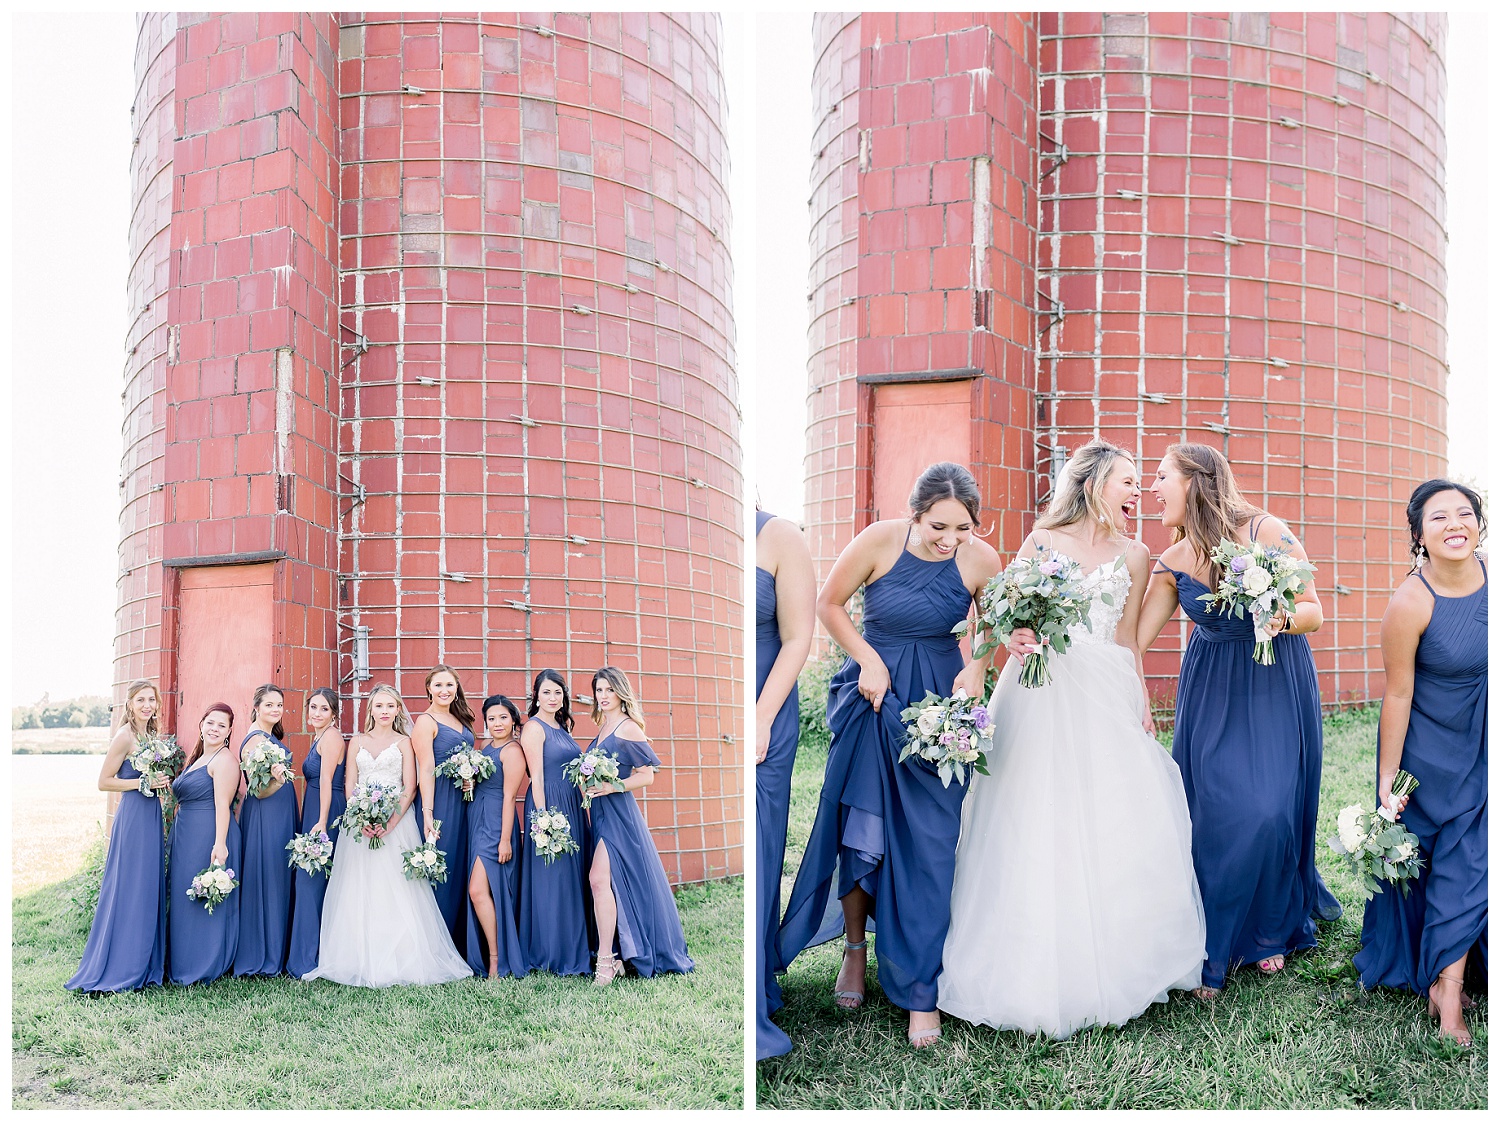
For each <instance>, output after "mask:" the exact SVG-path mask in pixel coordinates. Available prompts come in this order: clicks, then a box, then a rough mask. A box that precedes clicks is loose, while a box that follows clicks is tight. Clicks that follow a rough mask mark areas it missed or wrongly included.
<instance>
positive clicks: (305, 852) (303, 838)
mask: <svg viewBox="0 0 1500 1122" xmlns="http://www.w3.org/2000/svg"><path fill="white" fill-rule="evenodd" d="M286 847H287V849H289V850H291V853H292V855H291V856H290V857H288V858H287V861H286V863H287V864H288V865H295V866H296V867H297V868H299V869H301V870H302V871H303V872H304V873H306V874H307V875H308V876H317V875H318V874H319V873H322V874H323V875H324V876H327V875H328V870H329V869H331V868H332V867H333V839H332V838H330V837H329V836H328V835H327V834H326V833H325V832H324V831H322V830H309V831H308V832H307V833H305V834H293V835H292V840H291V841H289V842H287V843H286Z"/></svg>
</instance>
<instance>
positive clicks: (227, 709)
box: [182, 701, 234, 771]
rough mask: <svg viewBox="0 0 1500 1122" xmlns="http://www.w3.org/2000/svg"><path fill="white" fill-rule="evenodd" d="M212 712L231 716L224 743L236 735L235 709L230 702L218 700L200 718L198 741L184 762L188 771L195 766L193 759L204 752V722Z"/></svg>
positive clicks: (184, 769) (183, 768) (183, 767)
mask: <svg viewBox="0 0 1500 1122" xmlns="http://www.w3.org/2000/svg"><path fill="white" fill-rule="evenodd" d="M210 713H223V714H224V715H225V716H227V717H228V718H229V731H228V732H226V733H225V734H224V743H225V745H228V743H229V741H230V740H231V739H232V738H233V737H234V709H233V708H232V707H231V706H230V705H229V703H228V702H224V701H216V702H214V703H213V704H212V705H210V706H209V707H208V708H207V709H205V710H204V711H203V716H201V717H199V718H198V743H197V744H195V745H194V746H193V750H192V752H191V753H190V754H189V755H188V757H187V759H186V760H185V761H184V762H183V765H182V770H183V771H187V769H188V768H190V767H192V766H193V761H194V760H196V759H197V758H198V757H199V756H201V755H202V754H203V722H204V721H206V720H208V715H209V714H210Z"/></svg>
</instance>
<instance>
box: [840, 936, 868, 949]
mask: <svg viewBox="0 0 1500 1122" xmlns="http://www.w3.org/2000/svg"><path fill="white" fill-rule="evenodd" d="M869 945H870V937H869V936H868V935H866V936H865V937H864V938H863V939H861V940H860V941H859V942H857V943H851V942H849V940H848V939H845V940H844V950H846V951H862V950H864V949H865V948H866V947H868V946H869Z"/></svg>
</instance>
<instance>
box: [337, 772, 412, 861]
mask: <svg viewBox="0 0 1500 1122" xmlns="http://www.w3.org/2000/svg"><path fill="white" fill-rule="evenodd" d="M399 802H400V795H399V794H398V792H397V791H396V788H394V787H392V786H390V785H389V784H386V783H361V784H360V785H359V787H358V788H356V789H355V792H354V797H353V798H352V799H350V800H349V802H348V803H347V804H346V805H345V806H344V813H343V814H341V815H339V817H338V819H337V820H336V821H335V822H334V825H335V826H337V827H338V828H339V829H341V830H343V831H344V832H345V834H346V835H347V836H350V837H353V838H354V839H355V840H356V841H363V842H364V843H365V844H366V845H368V846H369V847H370V848H371V849H379V848H380V847H381V846H382V845H384V844H385V839H384V838H377V837H371V836H367V835H366V834H365V827H367V826H384V825H385V824H386V823H387V822H388V821H390V817H391V815H393V814H395V813H396V807H397V805H398V804H399Z"/></svg>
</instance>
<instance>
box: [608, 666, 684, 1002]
mask: <svg viewBox="0 0 1500 1122" xmlns="http://www.w3.org/2000/svg"><path fill="white" fill-rule="evenodd" d="M591 687H592V690H593V694H594V712H593V719H594V723H595V724H596V725H598V726H599V735H598V736H596V737H595V738H594V742H593V744H591V745H590V746H589V747H590V748H591V749H598V750H599V751H601V752H604V753H605V754H607V755H612V756H615V757H616V758H617V759H618V760H619V761H620V763H619V769H620V783H619V785H618V786H617V787H616V788H615V789H614V790H613V791H598V792H596V793H595V794H594V795H593V796H592V801H591V802H590V803H589V812H588V813H589V829H590V832H591V837H592V839H593V849H592V856H591V859H590V862H589V887H590V888H591V889H592V890H593V894H594V923H595V925H596V927H597V928H598V932H599V959H598V966H597V967H596V969H595V971H594V983H595V984H596V985H600V986H607V985H609V983H610V982H612V981H613V980H614V979H615V978H617V977H618V976H619V975H621V974H623V973H624V972H625V967H626V966H628V967H630V969H632V970H634V971H635V972H636V973H637V974H638V975H640V976H641V977H643V978H649V977H651V976H652V975H654V974H663V973H674V974H686V973H687V972H688V971H690V970H692V968H693V960H692V959H691V958H689V957H688V953H687V941H686V940H685V939H684V938H683V934H682V918H681V917H680V916H679V915H678V914H677V901H676V900H675V899H673V897H672V886H671V885H669V884H668V883H667V872H666V870H665V869H664V868H662V864H661V855H660V854H658V853H657V852H656V843H654V842H653V841H652V840H651V831H650V830H648V829H646V818H645V816H644V815H643V814H642V813H641V808H640V807H639V806H637V805H636V802H635V796H634V795H633V794H631V792H632V791H635V790H639V789H640V788H642V787H648V786H650V785H651V781H652V780H653V779H655V778H656V769H657V768H659V767H661V761H660V760H659V759H657V758H656V753H655V752H653V751H652V750H651V744H650V742H649V741H648V740H647V739H646V731H645V725H646V720H645V718H644V717H643V716H642V715H641V710H640V707H639V706H638V705H637V704H636V701H635V694H634V692H633V691H632V690H631V688H630V682H629V681H628V680H627V679H626V677H625V674H624V673H623V672H622V671H621V670H619V669H617V668H616V667H613V666H606V667H604V668H603V669H601V670H596V671H594V680H593V682H592V683H591ZM617 936H618V938H617ZM617 946H618V947H619V951H620V953H619V955H616V954H615V953H614V952H615V948H616V947H617ZM622 959H623V964H622V961H621V960H622Z"/></svg>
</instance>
